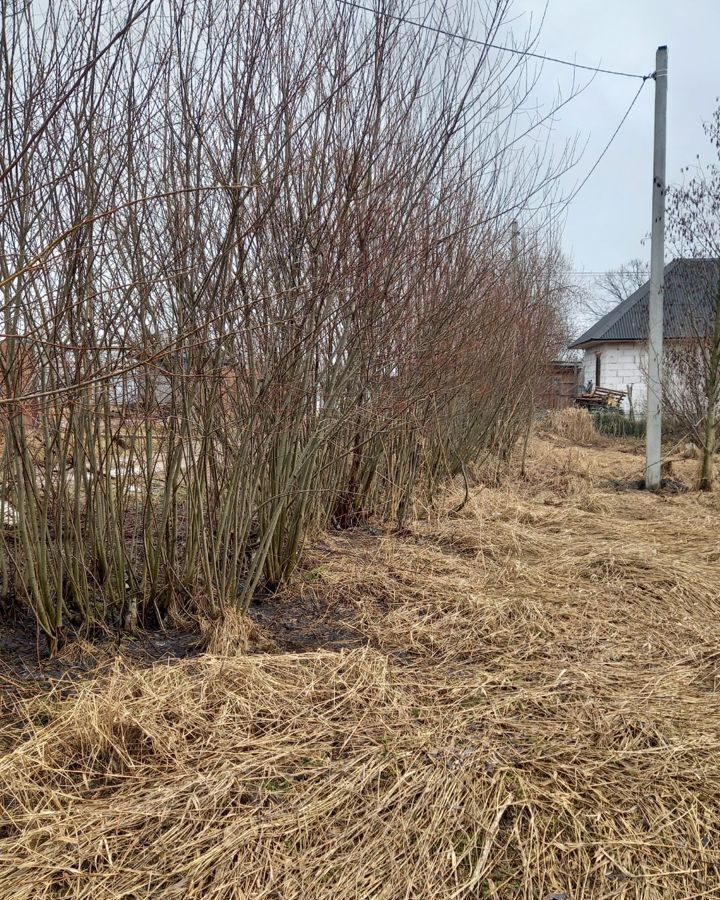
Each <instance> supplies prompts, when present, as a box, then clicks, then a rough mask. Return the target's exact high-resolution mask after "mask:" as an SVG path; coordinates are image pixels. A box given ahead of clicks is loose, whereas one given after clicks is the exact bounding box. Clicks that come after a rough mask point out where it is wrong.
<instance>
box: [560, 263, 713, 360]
mask: <svg viewBox="0 0 720 900" xmlns="http://www.w3.org/2000/svg"><path fill="white" fill-rule="evenodd" d="M696 262H697V263H699V262H704V263H708V262H713V263H717V262H718V260H716V259H714V258H713V257H709V258H708V259H700V258H694V257H674V258H673V259H672V260H670V262H668V263H666V264H665V267H664V269H663V282H664V283H665V285H666V286H667V282H668V276H670V275H671V274H672V273H673V272H674V271H675V270H676V269H681V268H684V267H685V266H686V264H688V263H696ZM676 280H677V279H676ZM649 293H650V279H648V281H646V282H645V283H644V284H642V285H641V286H640V287H639V288H637V290H635V291H633V293H632V294H630V295H629V296H627V297H626V298H625V299H624V300H621V301H620V302H619V303H618V304H616V305H615V306H614V307H613V308H612V309H611V310H609V311H608V312H607V313H605V315H604V316H601V317H600V318H599V319H598V320H597V321H596V322H595V324H594V325H591V327H590V328H588V329H586V330H585V331H584V332H583V333H582V334H581V335H580V337H579V338H577V339H576V340H575V341H573V343H572V344H569V345H568V349H569V350H576V349H579V348H581V347H582V346H583V345H584V344H589V343H598V342H601V341H603V340H618V338H614V339H613V338H608V337H607V335H608V332H609V331H610V330H611V329H612V328H613V326H615V325H616V324H617V323H618V322H619V320H620V319H622V318H623V316H625V315H627V314H628V313H630V312H631V311H632V310H633V308H634V307H635V306H637V304H638V303H642V302H644V301H645V299H646V297H647V296H648V295H649ZM642 339H643V338H624V339H620V340H642Z"/></svg>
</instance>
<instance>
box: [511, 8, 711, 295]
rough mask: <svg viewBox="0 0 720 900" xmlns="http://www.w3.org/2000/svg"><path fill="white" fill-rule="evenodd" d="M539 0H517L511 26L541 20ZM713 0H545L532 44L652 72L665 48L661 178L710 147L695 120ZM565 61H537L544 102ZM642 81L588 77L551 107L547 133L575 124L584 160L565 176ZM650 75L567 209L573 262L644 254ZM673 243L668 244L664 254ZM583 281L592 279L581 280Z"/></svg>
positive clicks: (603, 136) (563, 80) (580, 169)
mask: <svg viewBox="0 0 720 900" xmlns="http://www.w3.org/2000/svg"><path fill="white" fill-rule="evenodd" d="M545 7H546V0H515V3H514V6H513V16H512V17H513V20H514V21H513V24H512V28H513V30H514V31H515V32H516V33H521V32H522V31H523V29H524V28H527V27H528V25H529V24H530V16H532V17H533V19H534V21H535V22H536V23H537V22H539V20H540V18H541V17H542V14H543V11H544V10H545ZM719 39H720V0H684V2H683V0H600V2H597V0H593V2H591V0H548V2H547V12H546V15H545V22H544V25H543V28H542V32H541V35H540V39H539V41H538V49H539V51H540V52H543V53H546V54H548V55H552V56H560V57H564V58H570V59H574V60H576V61H577V62H578V63H586V64H590V65H602V66H606V67H608V68H611V69H621V70H624V71H630V72H638V73H649V72H652V71H653V69H654V67H655V50H656V48H657V46H658V45H659V44H667V45H668V47H669V56H670V60H669V78H668V181H670V182H673V181H674V182H677V181H679V180H680V179H681V177H682V176H681V174H680V168H681V166H682V167H684V166H686V165H688V164H692V162H693V161H694V160H695V157H696V154H698V153H700V154H701V156H702V155H705V157H706V158H707V156H708V150H707V148H708V144H707V139H706V138H705V136H704V134H703V129H702V123H703V121H705V120H707V119H708V118H709V117H710V115H711V113H712V111H713V109H714V108H715V105H716V98H717V97H718V95H719V94H720V51H719V49H718V41H719ZM571 78H572V70H570V69H565V68H563V67H561V66H556V65H553V64H552V63H549V62H548V63H544V65H543V71H542V75H541V86H540V93H541V96H542V97H543V98H544V97H545V96H547V102H548V103H550V102H551V101H552V97H553V95H554V94H555V92H556V91H557V89H558V86H559V87H560V88H562V89H564V90H565V91H567V90H568V88H569V85H570V83H571ZM638 85H639V82H637V81H633V80H630V79H626V78H617V77H612V76H608V75H600V74H598V75H597V76H595V78H594V80H593V81H592V83H591V84H590V85H589V87H587V89H586V90H585V91H584V92H583V93H582V94H581V95H580V96H579V97H577V98H576V99H575V100H574V101H573V102H571V103H570V104H568V106H567V107H566V108H564V109H563V110H561V112H560V113H559V114H558V118H557V122H556V124H555V135H554V138H553V140H554V141H556V142H557V144H558V146H559V147H560V146H562V144H563V142H564V139H565V138H567V137H570V136H572V135H573V134H575V133H576V132H579V134H580V138H581V141H582V142H583V143H584V142H585V140H587V141H588V143H587V147H586V149H585V152H584V156H583V159H582V160H581V162H580V163H579V165H578V166H577V167H576V169H575V170H574V171H573V173H572V174H568V175H567V176H566V184H565V190H566V191H567V190H568V189H570V188H571V187H572V185H573V183H574V182H576V181H580V180H581V179H582V177H583V176H584V175H585V173H586V172H587V171H588V169H589V168H590V166H591V165H592V164H593V163H594V162H595V160H596V159H597V157H598V156H599V154H600V152H601V151H602V148H603V147H604V145H605V144H606V143H607V141H608V139H609V138H610V135H611V134H612V132H613V131H614V129H615V128H616V127H617V125H618V123H619V122H620V119H621V118H622V116H623V114H624V112H625V111H626V110H627V108H628V106H629V104H630V101H631V100H632V97H633V95H634V94H635V92H636V91H637V88H638ZM653 103H654V82H652V81H648V82H646V84H645V87H644V89H643V91H642V93H641V94H640V97H639V98H638V101H637V103H636V104H635V107H634V108H633V110H632V112H631V114H630V116H629V118H628V120H627V121H626V123H625V125H624V126H623V128H622V130H621V131H620V133H619V134H618V136H617V138H616V139H615V141H614V143H613V145H612V147H611V148H610V150H609V151H608V153H607V155H606V156H605V158H604V159H603V160H602V162H601V163H600V166H599V167H598V169H597V171H596V172H595V173H594V175H593V176H592V178H591V179H590V180H589V181H588V183H587V184H586V185H585V187H584V188H583V189H582V191H581V192H580V193H579V194H578V196H577V198H576V199H575V200H574V201H573V203H572V205H571V207H570V208H569V210H568V214H567V222H566V226H565V230H564V240H563V244H564V247H565V250H566V252H567V254H568V255H569V256H570V257H571V261H572V268H573V269H577V270H590V271H598V270H607V269H614V268H617V267H618V266H619V265H620V264H622V263H623V262H626V261H627V260H629V259H632V258H634V257H640V258H642V259H649V250H650V248H649V242H646V243H645V244H643V239H644V238H645V237H646V235H647V234H648V232H649V228H650V202H651V180H652V129H653ZM669 254H670V251H669V252H668V255H669ZM586 281H588V282H590V281H591V279H586Z"/></svg>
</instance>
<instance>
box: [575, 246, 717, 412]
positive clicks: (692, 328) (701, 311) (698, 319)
mask: <svg viewBox="0 0 720 900" xmlns="http://www.w3.org/2000/svg"><path fill="white" fill-rule="evenodd" d="M718 274H719V266H718V261H717V260H706V259H674V260H673V261H672V262H671V263H668V265H666V266H665V290H664V324H663V337H664V341H665V345H666V346H668V347H670V346H672V345H673V343H674V344H676V345H677V344H678V343H684V342H687V341H688V340H689V339H692V338H693V336H694V335H696V334H697V333H699V332H701V331H704V330H705V328H706V325H707V322H708V321H709V317H710V316H711V315H712V312H713V310H714V302H715V288H716V286H717V281H718ZM649 294H650V282H649V281H648V282H646V283H645V284H644V285H643V286H642V287H641V288H639V289H638V290H637V291H635V293H633V294H631V295H630V296H629V297H628V298H627V299H625V300H623V301H622V302H621V303H618V305H617V306H616V307H615V308H614V309H612V310H611V311H610V312H609V313H607V315H605V316H603V317H602V318H601V319H599V320H598V321H597V322H596V323H595V324H594V325H593V326H592V328H589V329H588V330H587V331H586V332H585V333H584V334H583V335H581V336H580V337H579V338H578V339H577V340H576V341H575V342H574V343H572V344H571V345H570V349H571V350H583V351H584V355H583V361H582V378H581V380H582V383H583V386H586V385H588V383H589V382H592V384H593V386H594V387H604V388H612V389H613V390H618V391H626V392H627V391H628V390H629V389H630V390H631V391H632V402H633V406H634V409H635V411H636V412H642V411H643V410H644V408H645V401H646V394H647V382H646V377H645V373H646V371H647V335H648V298H649ZM629 405H630V404H629V401H628V398H626V399H625V400H624V401H623V408H624V409H625V410H628V409H629Z"/></svg>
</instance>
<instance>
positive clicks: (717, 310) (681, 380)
mask: <svg viewBox="0 0 720 900" xmlns="http://www.w3.org/2000/svg"><path fill="white" fill-rule="evenodd" d="M705 134H706V135H707V137H708V139H709V141H710V144H711V147H712V150H713V152H714V159H712V160H711V161H710V162H709V163H708V164H707V165H700V164H698V165H697V167H693V175H692V176H691V177H689V178H687V180H686V181H685V183H684V184H683V185H681V186H679V187H675V188H673V189H672V190H671V191H670V192H669V194H670V208H669V224H670V231H671V235H672V237H673V238H674V240H675V243H676V245H677V247H678V250H679V252H680V253H682V254H684V255H687V256H689V257H691V258H692V259H693V260H694V262H693V264H692V267H691V268H690V269H689V273H688V278H687V285H686V291H687V293H688V308H687V311H686V313H685V318H686V319H687V321H686V322H685V330H686V332H687V337H686V339H685V340H684V341H683V342H682V343H679V344H678V345H677V346H674V347H671V348H669V350H668V351H667V352H666V354H665V368H666V384H667V387H666V391H665V396H666V406H667V410H668V413H669V421H670V423H671V425H672V426H673V427H674V428H675V429H676V430H678V431H682V432H684V433H685V434H687V435H689V436H690V437H691V438H692V439H693V441H694V442H695V443H696V444H697V445H698V446H699V447H700V450H701V453H700V457H701V461H700V472H699V476H698V487H699V488H700V489H701V490H711V489H712V486H713V479H714V457H715V452H716V449H717V444H718V428H717V422H718V416H719V415H720V106H718V108H717V109H716V110H715V113H714V115H713V117H712V119H711V120H710V121H709V122H707V123H706V125H705ZM689 171H690V167H688V168H687V169H686V172H689Z"/></svg>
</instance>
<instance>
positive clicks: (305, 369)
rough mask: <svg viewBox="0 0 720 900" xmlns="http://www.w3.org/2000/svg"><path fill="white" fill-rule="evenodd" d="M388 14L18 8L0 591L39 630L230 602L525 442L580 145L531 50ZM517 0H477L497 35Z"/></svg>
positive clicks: (282, 8)
mask: <svg viewBox="0 0 720 900" xmlns="http://www.w3.org/2000/svg"><path fill="white" fill-rule="evenodd" d="M375 6H376V7H377V10H376V13H370V14H368V12H367V11H363V10H362V9H358V8H354V7H353V5H352V4H341V3H335V2H332V3H329V4H328V3H324V2H316V0H289V2H285V0H283V2H276V0H250V2H248V3H244V4H240V5H239V6H238V5H237V4H235V3H228V2H221V0H189V2H186V0H182V2H181V0H167V2H163V3H162V4H145V5H139V4H134V3H133V4H130V7H129V8H130V11H129V12H128V10H127V9H126V5H120V6H119V5H118V4H100V3H95V4H80V5H74V4H67V3H63V2H59V0H49V2H48V3H47V4H46V5H45V6H44V7H43V15H42V16H38V15H35V14H34V12H33V10H32V9H31V5H29V4H28V5H26V6H24V7H23V8H22V9H21V10H20V11H15V10H14V9H13V10H11V11H9V12H8V13H7V15H6V16H5V17H4V23H5V24H4V31H3V34H4V35H5V38H4V40H5V44H6V47H7V52H6V53H5V54H4V57H3V60H2V61H0V66H7V67H12V78H10V77H9V72H8V73H6V75H7V76H8V77H6V79H5V80H6V83H7V91H6V92H5V93H4V95H3V97H2V99H1V100H0V103H2V104H3V106H2V113H3V115H2V122H3V125H2V129H1V130H0V133H1V134H2V140H3V150H2V155H3V160H4V162H3V169H4V170H3V171H2V172H0V238H1V240H2V246H3V248H4V249H3V253H4V257H3V259H4V261H3V267H4V268H3V272H2V275H1V276H0V277H1V278H2V286H3V292H4V293H3V297H4V306H3V310H4V329H3V334H4V339H3V342H2V345H1V346H0V376H1V377H0V380H1V381H2V385H1V387H2V395H1V396H0V411H1V412H2V413H3V415H2V428H3V432H4V442H3V453H2V473H1V475H2V484H3V486H4V487H3V491H2V492H0V493H1V497H0V500H1V502H0V519H1V520H2V521H3V523H4V529H3V531H2V539H1V540H0V597H1V598H2V599H3V600H4V601H6V602H10V601H18V602H19V603H21V604H22V605H24V606H25V607H28V608H29V609H31V610H32V612H33V613H34V614H35V615H36V617H37V620H38V623H39V626H40V628H41V629H42V632H43V633H44V634H45V635H46V636H47V638H48V640H49V642H50V644H51V646H52V647H57V646H58V645H59V644H61V643H62V641H63V639H64V637H65V636H66V635H67V633H68V632H69V631H71V630H75V631H77V630H85V631H90V630H92V629H96V630H97V628H102V627H105V626H109V627H113V628H118V629H121V628H125V629H132V628H134V627H135V626H136V625H137V624H138V623H139V624H141V625H145V626H157V625H159V624H160V623H161V622H165V621H166V620H167V619H168V617H170V618H172V616H173V615H174V616H183V615H191V616H196V615H209V616H211V617H220V616H221V615H223V614H224V612H225V611H226V610H227V609H243V608H245V607H247V605H248V603H249V602H250V600H251V598H252V597H253V595H254V594H255V592H256V590H257V589H258V587H259V586H262V585H269V586H271V587H273V586H275V585H277V584H279V583H281V582H282V581H283V580H284V579H286V578H287V577H288V576H289V575H290V574H291V572H292V570H293V568H294V567H295V566H296V565H297V563H298V560H299V558H300V555H301V551H302V548H303V546H304V544H305V543H306V541H307V540H308V539H310V538H311V537H312V535H313V534H316V533H318V532H319V530H321V529H322V528H324V527H325V526H327V525H328V524H329V523H335V524H338V525H341V526H346V525H351V524H354V523H356V522H357V521H359V520H362V519H363V518H365V517H367V516H370V515H375V516H378V517H380V518H383V519H386V520H395V521H397V522H399V523H403V522H404V520H405V519H406V517H407V516H408V515H409V514H410V511H411V507H412V503H413V501H414V499H415V498H416V497H428V496H429V495H431V494H432V493H433V491H434V490H435V489H436V487H437V486H438V485H439V484H440V483H442V482H443V481H445V480H446V479H448V478H451V477H452V476H454V475H455V474H457V473H458V472H461V471H462V470H463V469H464V468H465V467H466V466H467V464H468V463H469V462H470V461H472V460H473V459H474V458H475V457H476V456H477V454H478V451H479V449H481V448H484V447H488V446H493V447H495V448H503V447H504V448H507V447H509V446H511V445H512V443H513V441H514V440H515V438H516V437H517V435H518V434H522V433H524V431H525V429H526V427H527V422H528V421H529V416H530V414H531V409H532V403H533V397H534V394H535V392H536V390H537V382H538V378H539V375H540V373H542V372H543V367H544V365H545V362H546V360H547V359H549V358H551V354H552V353H554V352H555V351H556V350H557V348H558V347H559V346H560V345H561V344H562V335H561V333H560V330H561V329H560V327H559V323H560V315H559V312H558V310H559V305H560V299H561V297H562V293H563V279H562V273H561V263H560V259H559V255H558V253H557V251H556V249H555V244H554V242H553V231H552V229H551V228H544V226H542V223H541V222H540V218H541V217H540V216H539V215H538V210H542V209H547V210H548V215H550V212H549V210H550V206H549V204H550V201H551V200H552V191H553V190H554V186H555V185H556V184H557V176H558V175H559V174H560V173H561V172H562V171H563V169H564V167H566V166H568V165H569V164H570V163H571V161H572V160H571V159H570V156H565V157H563V158H562V159H558V160H556V161H555V162H553V161H552V160H550V159H549V158H547V157H546V156H545V155H544V151H543V150H542V147H541V145H542V144H543V141H537V140H534V139H533V138H534V134H533V132H534V129H535V128H536V127H538V128H540V127H543V126H542V123H543V122H545V121H547V118H548V111H547V110H546V109H543V110H538V111H537V113H536V114H531V115H530V117H529V118H528V113H527V109H528V103H527V100H528V97H527V90H526V84H530V83H532V81H533V77H532V75H531V73H529V72H526V66H527V58H525V57H523V56H522V54H520V55H509V56H508V55H505V56H502V57H501V56H499V55H498V54H497V52H496V51H491V50H488V51H487V52H483V53H480V54H477V55H476V56H477V58H476V59H474V61H473V62H472V64H471V63H470V62H469V61H468V57H467V54H466V53H465V52H464V51H463V48H462V46H461V44H458V42H457V41H446V40H442V41H441V40H439V37H438V34H437V33H435V32H434V31H433V30H432V29H430V30H428V29H423V28H412V27H405V26H401V24H400V23H399V21H398V20H397V18H396V14H401V13H404V12H406V10H405V9H404V7H403V8H401V7H400V6H399V5H398V4H397V3H396V2H395V0H382V2H380V3H378V4H375ZM45 7H47V9H46V8H45ZM506 7H507V4H506V3H505V2H501V0H492V2H489V3H487V4H485V5H484V6H483V8H482V9H478V10H473V15H475V14H476V13H477V15H476V19H475V22H474V27H476V28H480V29H481V30H482V33H483V34H484V35H486V39H487V40H488V41H490V42H492V41H493V40H494V39H495V37H497V36H498V35H500V34H501V32H502V34H506V32H504V31H502V29H503V28H505V17H506V12H507V8H506ZM433 16H436V17H437V21H436V22H435V24H438V25H442V26H444V27H446V28H451V29H454V30H456V31H463V30H464V29H466V28H468V27H469V20H468V19H467V17H464V16H463V14H462V13H456V12H453V11H451V10H450V9H447V10H444V9H443V8H442V6H441V5H440V6H438V5H436V7H435V8H434V9H433ZM433 21H435V19H434V20H433ZM533 40H534V38H533V37H532V36H528V41H529V42H530V43H532V41H533ZM519 49H522V48H519ZM563 99H567V98H563ZM516 132H517V133H518V134H520V136H521V137H522V136H523V135H528V136H529V139H528V140H527V141H525V140H519V139H518V140H515V139H514V136H515V135H516ZM538 148H540V149H538ZM529 201H531V202H530V206H531V207H532V214H531V215H532V226H533V227H532V228H531V227H530V226H528V227H525V228H523V231H522V238H521V239H518V241H516V247H515V250H516V252H515V253H514V254H513V253H512V252H511V247H510V232H511V228H510V226H511V220H512V219H514V218H516V217H520V218H522V210H523V209H524V208H526V206H527V205H528V202H529ZM521 224H522V223H521Z"/></svg>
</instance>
